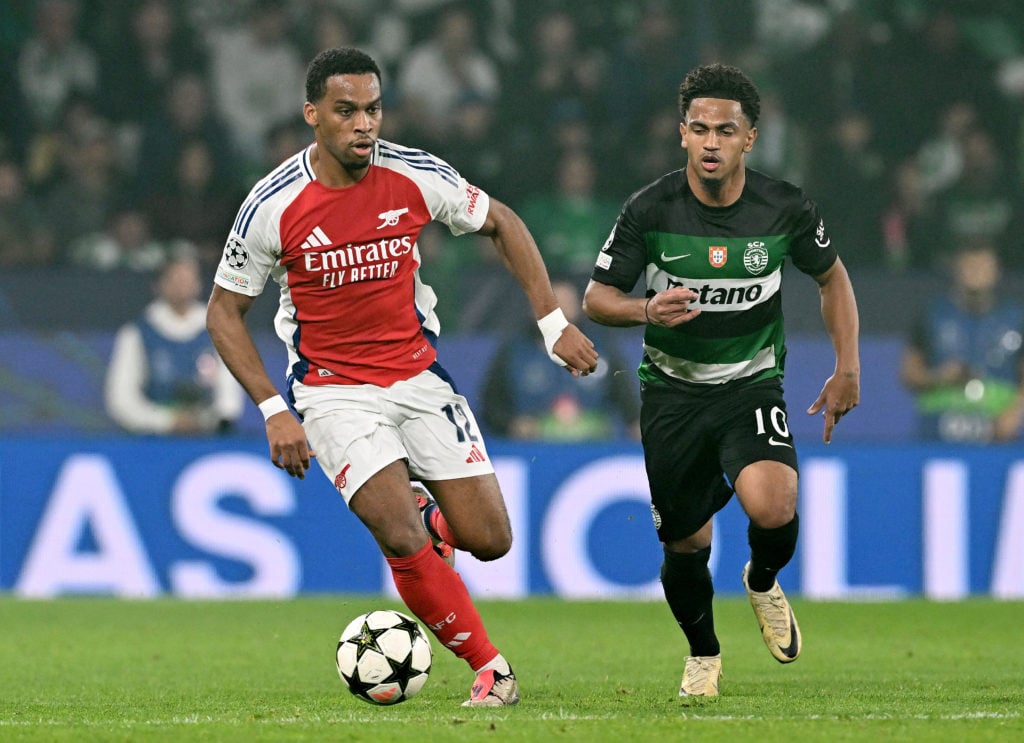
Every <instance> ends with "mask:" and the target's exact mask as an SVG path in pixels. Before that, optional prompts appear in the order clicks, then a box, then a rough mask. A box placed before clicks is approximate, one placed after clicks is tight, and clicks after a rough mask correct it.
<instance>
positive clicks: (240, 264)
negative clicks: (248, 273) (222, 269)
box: [224, 237, 249, 271]
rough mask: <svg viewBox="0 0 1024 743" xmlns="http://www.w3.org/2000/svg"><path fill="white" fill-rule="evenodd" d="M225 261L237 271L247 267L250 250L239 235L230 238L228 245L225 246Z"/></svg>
mask: <svg viewBox="0 0 1024 743" xmlns="http://www.w3.org/2000/svg"><path fill="white" fill-rule="evenodd" d="M224 262H225V263H227V264H228V266H229V267H230V268H233V269H235V270H236V271H237V270H239V269H241V268H245V267H246V265H247V264H248V263H249V251H248V250H246V249H245V245H244V244H243V243H242V241H241V240H239V239H238V238H237V237H230V238H228V242H227V245H225V246H224Z"/></svg>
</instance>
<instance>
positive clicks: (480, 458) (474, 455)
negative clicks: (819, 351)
mask: <svg viewBox="0 0 1024 743" xmlns="http://www.w3.org/2000/svg"><path fill="white" fill-rule="evenodd" d="M486 461H487V457H485V456H484V455H483V452H481V451H480V450H479V449H478V448H477V446H476V444H473V447H472V448H471V449H470V450H469V456H468V457H466V464H473V462H486Z"/></svg>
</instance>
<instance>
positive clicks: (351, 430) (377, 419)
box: [292, 370, 494, 503]
mask: <svg viewBox="0 0 1024 743" xmlns="http://www.w3.org/2000/svg"><path fill="white" fill-rule="evenodd" d="M292 393H293V394H294V396H295V409H296V410H297V411H298V412H299V414H301V415H302V417H303V427H304V428H305V430H306V437H307V438H308V439H309V443H310V446H311V447H312V450H313V452H315V453H316V461H317V462H319V463H320V468H321V469H322V470H323V472H324V474H325V475H327V478H328V479H329V480H331V481H332V482H333V483H334V486H335V487H336V488H337V489H338V492H339V493H341V496H342V497H343V498H344V499H345V503H348V502H349V499H350V498H351V497H352V496H353V495H354V494H355V492H356V491H357V490H359V488H360V487H361V486H362V485H363V483H365V482H366V481H367V480H369V479H370V478H371V477H372V476H373V475H375V474H376V473H377V472H380V471H381V470H382V469H383V468H384V467H386V466H387V465H389V464H391V463H392V462H396V461H398V460H399V459H404V460H406V462H407V463H408V466H409V472H410V475H411V476H412V478H413V479H414V480H452V479H455V478H460V477H474V476H476V475H486V474H490V473H492V472H494V466H493V465H492V464H491V460H490V457H488V456H487V448H486V447H485V446H484V440H483V436H482V435H481V434H480V429H479V427H478V426H477V424H476V418H474V417H473V411H471V410H470V409H469V403H468V402H467V401H466V398H465V397H463V396H462V395H460V394H458V393H456V392H455V390H453V389H452V387H451V385H450V384H448V383H447V382H446V381H445V380H443V379H442V378H441V377H439V376H437V375H436V374H434V373H433V372H431V371H429V370H427V371H424V372H420V373H419V374H417V375H416V376H415V377H413V378H412V379H408V380H405V381H402V382H396V383H395V384H393V385H391V386H390V387H378V386H376V385H372V384H358V385H323V386H311V385H304V384H301V383H299V382H295V383H294V384H293V385H292Z"/></svg>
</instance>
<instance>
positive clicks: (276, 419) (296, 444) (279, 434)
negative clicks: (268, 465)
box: [267, 410, 316, 480]
mask: <svg viewBox="0 0 1024 743" xmlns="http://www.w3.org/2000/svg"><path fill="white" fill-rule="evenodd" d="M267 441H268V442H269V443H270V461H271V462H273V463H274V466H275V467H277V468H278V469H279V470H284V471H285V472H287V473H288V474H289V475H291V476H292V477H297V478H299V479H300V480H302V479H304V478H305V477H306V470H308V469H309V468H310V467H311V466H312V458H313V457H315V456H316V454H314V453H313V452H311V451H310V450H309V444H308V442H307V441H306V431H305V430H304V429H303V428H302V424H301V423H299V422H298V420H296V419H295V416H294V415H292V414H291V412H290V411H288V410H284V411H281V412H280V413H278V414H277V415H272V416H270V418H269V419H268V420H267Z"/></svg>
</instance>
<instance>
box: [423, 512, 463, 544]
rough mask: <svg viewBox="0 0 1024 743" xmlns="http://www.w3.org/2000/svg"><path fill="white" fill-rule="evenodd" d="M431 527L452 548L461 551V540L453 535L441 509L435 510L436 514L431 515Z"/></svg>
mask: <svg viewBox="0 0 1024 743" xmlns="http://www.w3.org/2000/svg"><path fill="white" fill-rule="evenodd" d="M430 526H431V528H432V529H433V530H434V532H435V533H436V534H437V536H439V537H441V539H442V540H444V541H445V542H447V543H448V544H450V545H451V546H452V547H455V548H456V549H459V547H460V545H459V540H458V539H456V538H455V535H454V534H452V530H451V527H449V526H448V521H447V519H445V517H444V514H443V513H441V509H440V508H435V509H434V512H433V513H432V514H430Z"/></svg>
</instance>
